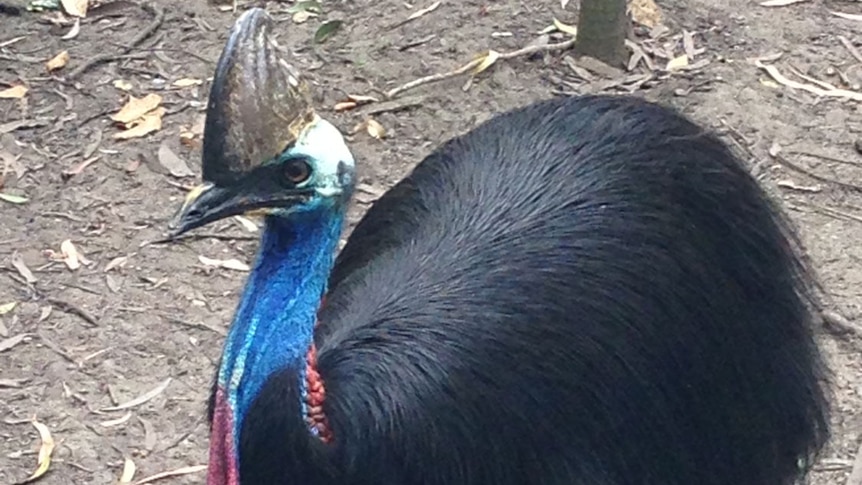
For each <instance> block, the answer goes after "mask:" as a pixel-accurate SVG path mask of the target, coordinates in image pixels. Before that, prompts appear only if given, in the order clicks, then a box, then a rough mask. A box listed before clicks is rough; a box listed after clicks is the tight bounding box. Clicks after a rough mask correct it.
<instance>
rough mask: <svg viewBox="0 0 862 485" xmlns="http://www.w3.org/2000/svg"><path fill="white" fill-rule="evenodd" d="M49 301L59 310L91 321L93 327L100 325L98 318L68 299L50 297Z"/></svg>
mask: <svg viewBox="0 0 862 485" xmlns="http://www.w3.org/2000/svg"><path fill="white" fill-rule="evenodd" d="M48 303H50V304H52V305H54V306H55V307H57V309H58V310H60V311H62V312H66V313H69V314H71V315H77V316H79V317H81V319H82V320H84V321H85V322H87V323H89V324H90V325H91V326H93V327H98V326H99V321H98V320H96V319H95V318H94V317H93V316H92V315H90V314H89V313H87V311H86V310H84V309H83V308H81V307H78V306H76V305H73V304H72V303H69V302H68V301H63V300H58V299H57V298H48Z"/></svg>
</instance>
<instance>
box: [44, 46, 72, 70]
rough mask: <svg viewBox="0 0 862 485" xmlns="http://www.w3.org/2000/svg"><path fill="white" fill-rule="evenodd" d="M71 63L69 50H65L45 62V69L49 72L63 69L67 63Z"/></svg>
mask: <svg viewBox="0 0 862 485" xmlns="http://www.w3.org/2000/svg"><path fill="white" fill-rule="evenodd" d="M68 63H69V51H63V52H61V53H59V54H57V55H56V56H54V57H52V58H51V59H49V60H48V62H46V63H45V69H47V70H48V72H53V71H56V70H57V69H62V68H64V67H66V64H68Z"/></svg>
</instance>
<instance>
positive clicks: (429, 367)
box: [239, 96, 828, 485]
mask: <svg viewBox="0 0 862 485" xmlns="http://www.w3.org/2000/svg"><path fill="white" fill-rule="evenodd" d="M360 163H362V162H361V161H360ZM800 255H801V248H800V244H799V241H798V239H797V236H796V235H795V233H794V231H793V228H792V226H791V224H790V223H789V222H788V220H787V219H786V217H785V216H784V215H783V214H782V212H781V211H780V210H779V208H778V207H777V205H776V204H775V203H774V202H773V201H772V200H770V198H769V197H768V196H767V195H766V194H765V192H764V191H763V189H762V188H761V187H760V186H759V185H758V183H757V182H756V181H755V180H754V179H753V178H752V177H751V176H750V175H749V173H748V172H747V171H746V169H745V168H744V166H743V164H742V163H741V162H740V160H739V159H738V158H736V157H735V156H734V155H733V154H732V153H731V151H730V150H729V149H728V147H727V146H726V145H725V144H724V143H722V142H721V141H720V140H719V139H718V138H717V137H716V136H714V135H713V134H711V133H709V132H707V131H705V130H704V129H703V128H701V127H699V126H697V125H696V124H694V123H692V122H691V121H689V120H688V119H687V118H685V117H683V116H681V115H679V114H677V113H676V112H674V111H672V110H670V109H667V108H664V107H661V106H658V105H655V104H651V103H647V102H645V101H641V100H638V99H634V98H628V97H605V96H584V97H577V98H566V99H562V98H561V99H553V100H549V101H545V102H540V103H537V104H533V105H530V106H527V107H524V108H522V109H518V110H514V111H512V112H509V113H506V114H503V115H500V116H497V117H495V118H493V119H491V120H490V121H488V122H486V123H484V124H482V125H481V126H479V127H477V128H475V129H474V130H472V131H471V132H469V133H467V134H465V135H463V136H461V137H458V138H455V139H453V140H451V141H449V142H447V143H445V144H444V145H443V146H441V147H440V148H439V149H437V150H436V151H434V152H433V153H432V154H431V155H429V156H428V157H427V158H426V159H425V160H423V161H422V162H421V163H420V164H419V165H418V166H417V167H416V168H415V170H414V171H413V172H412V173H411V174H410V175H409V176H407V177H406V178H405V179H403V180H402V181H401V182H399V183H398V184H397V185H395V186H394V187H393V188H392V189H391V190H390V191H388V192H387V193H386V194H385V195H383V196H382V197H381V198H380V199H379V200H378V201H377V202H376V203H375V204H374V206H373V207H372V208H371V209H370V210H369V211H368V212H367V214H366V215H365V217H364V218H363V219H362V221H361V222H360V223H359V224H358V226H357V227H356V228H355V230H354V231H353V233H352V235H351V237H350V239H349V242H348V243H347V245H346V247H345V248H344V249H343V251H342V252H341V253H340V255H339V256H338V258H337V261H336V264H335V267H334V269H333V272H332V274H331V277H330V282H329V291H328V294H327V296H326V300H325V305H324V306H323V308H322V310H321V312H320V316H319V319H320V326H319V327H318V328H317V330H316V333H315V342H316V345H317V348H318V370H319V372H320V374H321V376H322V377H323V379H324V381H325V383H326V402H325V404H324V409H325V412H326V415H327V417H328V419H329V421H330V426H331V428H332V431H333V434H334V436H335V440H334V442H333V443H331V444H324V443H321V442H319V441H318V440H317V439H316V438H314V437H312V436H311V435H310V434H309V433H308V432H307V429H306V427H305V425H304V422H303V418H302V412H301V409H300V407H299V395H300V389H299V387H298V386H299V383H298V380H297V379H296V372H295V371H291V370H285V371H283V372H282V373H280V374H279V375H277V376H275V377H272V378H270V379H269V381H268V382H267V384H266V385H265V387H264V389H263V391H262V392H261V393H260V395H259V396H258V397H257V399H256V400H255V401H254V404H253V405H252V406H251V408H250V410H249V412H248V414H247V415H246V418H245V425H244V427H243V429H242V434H241V439H240V449H239V454H240V456H241V460H240V468H241V474H240V475H241V477H242V480H241V483H242V484H244V485H251V484H275V483H279V484H302V485H318V484H319V485H324V484H332V485H335V484H339V485H360V484H362V485H364V484H368V485H371V484H386V485H414V484H415V485H453V484H457V485H526V484H545V485H557V484H559V485H563V484H565V485H573V484H584V485H587V484H589V485H641V484H643V485H691V484H697V485H730V484H733V485H783V484H789V483H792V481H793V479H794V478H796V477H797V476H799V475H800V474H801V470H803V469H804V467H802V468H800V467H799V463H800V462H802V463H805V462H806V460H808V459H809V458H810V457H812V456H813V455H814V454H815V453H816V451H817V450H818V449H819V448H820V447H821V446H822V444H823V443H824V441H825V439H826V437H827V411H828V405H827V399H826V396H825V390H824V387H823V383H822V379H823V377H824V367H823V364H822V362H821V358H820V355H819V353H818V349H817V347H816V345H815V342H814V339H813V336H812V312H811V309H812V304H813V297H812V291H811V287H812V284H813V282H814V278H813V276H812V273H811V271H810V269H809V268H808V267H807V266H806V264H805V263H804V261H803V259H802V258H801V256H800Z"/></svg>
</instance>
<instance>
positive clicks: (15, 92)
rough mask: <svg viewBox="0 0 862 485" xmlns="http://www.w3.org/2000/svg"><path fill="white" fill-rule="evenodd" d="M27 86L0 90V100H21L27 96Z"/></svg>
mask: <svg viewBox="0 0 862 485" xmlns="http://www.w3.org/2000/svg"><path fill="white" fill-rule="evenodd" d="M27 91H28V90H27V86H24V85H23V84H16V85H14V86H12V87H11V88H6V89H3V90H0V99H21V98H23V97H24V96H25V95H26V94H27Z"/></svg>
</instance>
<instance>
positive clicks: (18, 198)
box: [0, 192, 29, 204]
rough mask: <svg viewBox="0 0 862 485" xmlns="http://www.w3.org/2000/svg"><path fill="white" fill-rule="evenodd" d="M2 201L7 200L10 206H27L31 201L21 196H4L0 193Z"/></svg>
mask: <svg viewBox="0 0 862 485" xmlns="http://www.w3.org/2000/svg"><path fill="white" fill-rule="evenodd" d="M0 200H5V201H6V202H8V203H10V204H26V203H27V201H28V200H29V199H27V198H26V197H21V196H20V195H13V194H4V193H3V192H0Z"/></svg>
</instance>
